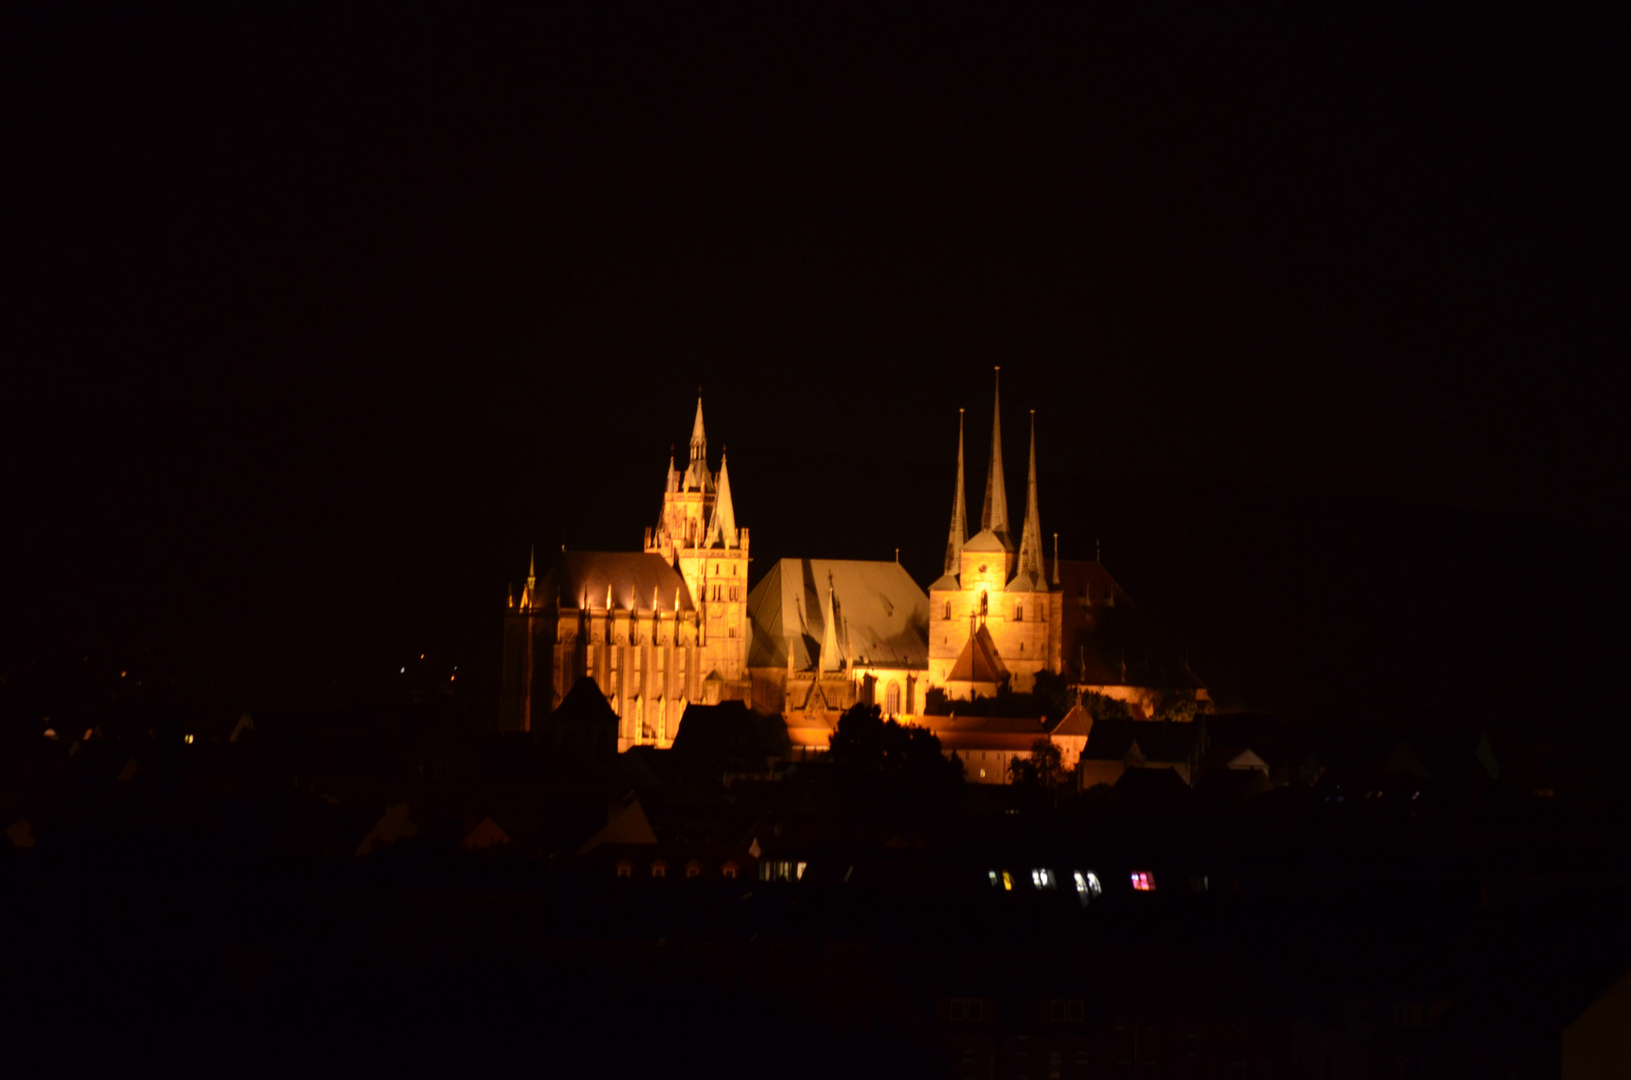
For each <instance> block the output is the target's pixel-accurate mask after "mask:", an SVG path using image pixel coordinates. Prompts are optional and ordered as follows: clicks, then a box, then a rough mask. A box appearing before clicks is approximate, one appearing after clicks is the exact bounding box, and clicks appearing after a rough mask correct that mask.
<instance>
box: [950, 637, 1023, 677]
mask: <svg viewBox="0 0 1631 1080" xmlns="http://www.w3.org/2000/svg"><path fill="white" fill-rule="evenodd" d="M1007 678H1008V665H1006V664H1004V663H1003V662H1002V657H1000V656H998V655H997V643H996V642H994V641H992V640H991V632H990V631H989V630H987V629H986V628H985V626H984V625H983V624H982V625H981V626H980V627H979V628H978V629H977V630H975V631H974V633H972V634H970V635H969V636H968V644H966V645H964V646H963V651H962V654H961V655H959V656H958V657H957V663H955V664H953V665H952V667H951V673H950V674H949V675H947V676H946V681H947V682H972V683H1001V682H1002V681H1004V680H1005V679H1007Z"/></svg>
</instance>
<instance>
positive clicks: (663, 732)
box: [657, 697, 668, 743]
mask: <svg viewBox="0 0 1631 1080" xmlns="http://www.w3.org/2000/svg"><path fill="white" fill-rule="evenodd" d="M657 741H658V742H659V743H665V742H667V741H668V699H667V698H663V697H659V698H658V699H657Z"/></svg>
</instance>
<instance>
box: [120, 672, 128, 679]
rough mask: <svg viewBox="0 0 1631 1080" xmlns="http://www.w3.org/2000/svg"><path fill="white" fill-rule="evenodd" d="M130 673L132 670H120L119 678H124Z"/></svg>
mask: <svg viewBox="0 0 1631 1080" xmlns="http://www.w3.org/2000/svg"><path fill="white" fill-rule="evenodd" d="M129 674H130V672H128V671H121V672H119V678H121V679H122V678H124V677H125V676H126V675H129Z"/></svg>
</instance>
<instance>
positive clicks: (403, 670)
mask: <svg viewBox="0 0 1631 1080" xmlns="http://www.w3.org/2000/svg"><path fill="white" fill-rule="evenodd" d="M407 673H408V669H407V668H398V669H397V674H399V675H406V674H407Z"/></svg>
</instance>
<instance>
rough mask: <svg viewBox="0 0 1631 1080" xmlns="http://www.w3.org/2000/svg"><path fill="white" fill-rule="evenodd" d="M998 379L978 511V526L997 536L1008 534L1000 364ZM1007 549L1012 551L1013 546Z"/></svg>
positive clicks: (998, 366)
mask: <svg viewBox="0 0 1631 1080" xmlns="http://www.w3.org/2000/svg"><path fill="white" fill-rule="evenodd" d="M996 370H997V372H998V375H997V378H998V380H999V382H998V385H997V387H996V389H995V390H993V391H992V394H991V467H990V469H989V470H988V471H987V472H986V474H985V508H984V509H983V510H981V511H980V528H981V529H990V530H991V531H992V532H994V533H996V534H997V535H998V536H1004V537H1006V536H1007V535H1008V489H1007V488H1006V487H1005V486H1004V484H1003V479H1002V397H1001V393H1002V386H1001V384H1000V379H1001V377H1002V376H1001V372H1002V365H1000V364H999V365H997V368H996ZM1008 550H1010V551H1012V550H1013V548H1009V549H1008Z"/></svg>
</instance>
